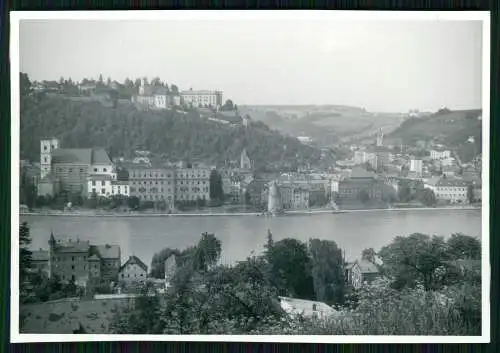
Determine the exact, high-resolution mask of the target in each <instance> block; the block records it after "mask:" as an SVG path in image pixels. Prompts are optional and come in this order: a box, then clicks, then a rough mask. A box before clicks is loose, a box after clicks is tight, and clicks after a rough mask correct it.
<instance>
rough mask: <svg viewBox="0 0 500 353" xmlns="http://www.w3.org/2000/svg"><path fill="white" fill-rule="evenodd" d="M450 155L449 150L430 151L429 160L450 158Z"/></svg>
mask: <svg viewBox="0 0 500 353" xmlns="http://www.w3.org/2000/svg"><path fill="white" fill-rule="evenodd" d="M450 156H451V153H450V151H449V150H442V151H441V150H431V159H444V158H450Z"/></svg>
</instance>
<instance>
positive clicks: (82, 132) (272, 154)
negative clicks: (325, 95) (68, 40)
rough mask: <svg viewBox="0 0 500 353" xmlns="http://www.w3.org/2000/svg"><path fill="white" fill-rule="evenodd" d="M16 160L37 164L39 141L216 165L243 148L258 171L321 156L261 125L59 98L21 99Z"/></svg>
mask: <svg viewBox="0 0 500 353" xmlns="http://www.w3.org/2000/svg"><path fill="white" fill-rule="evenodd" d="M20 130H21V158H22V159H29V160H33V161H38V160H39V153H40V139H41V138H42V137H47V136H54V137H57V138H59V139H60V140H61V142H62V145H63V146H64V147H66V148H85V147H91V146H93V147H103V148H105V149H106V150H107V151H108V152H109V153H110V155H111V157H112V158H114V157H117V156H124V157H126V158H130V157H132V156H133V154H134V151H135V150H137V149H141V150H149V151H151V152H152V153H153V154H154V155H156V156H158V157H162V158H164V159H168V160H170V161H176V160H187V161H190V160H205V161H207V162H210V163H214V164H220V163H223V162H224V161H225V160H239V156H240V154H241V151H242V150H243V148H246V150H247V152H248V154H249V156H250V158H251V159H252V160H254V161H255V166H256V167H257V168H258V169H263V170H265V169H274V168H289V167H292V168H293V167H295V166H297V165H300V164H302V163H308V162H309V163H312V164H314V163H315V161H318V160H319V158H320V155H321V154H320V151H319V150H317V149H315V148H312V147H308V146H304V145H302V144H301V143H300V142H299V141H298V140H297V139H295V138H292V137H285V136H282V135H280V134H279V133H278V132H276V131H271V130H270V129H269V128H268V127H267V126H266V125H265V124H263V123H262V122H257V123H253V124H252V125H251V126H250V127H249V128H244V127H242V126H238V127H234V126H228V125H223V124H217V123H214V122H211V121H209V120H207V119H203V118H200V117H199V114H198V113H197V112H196V111H194V110H193V111H189V112H188V113H187V114H181V113H178V112H175V111H171V110H163V111H138V110H137V109H135V108H134V107H132V106H120V105H119V106H118V107H116V108H109V107H104V106H102V105H101V104H99V103H98V102H78V101H71V100H68V99H65V98H64V97H48V96H45V97H36V96H23V97H22V99H21V123H20Z"/></svg>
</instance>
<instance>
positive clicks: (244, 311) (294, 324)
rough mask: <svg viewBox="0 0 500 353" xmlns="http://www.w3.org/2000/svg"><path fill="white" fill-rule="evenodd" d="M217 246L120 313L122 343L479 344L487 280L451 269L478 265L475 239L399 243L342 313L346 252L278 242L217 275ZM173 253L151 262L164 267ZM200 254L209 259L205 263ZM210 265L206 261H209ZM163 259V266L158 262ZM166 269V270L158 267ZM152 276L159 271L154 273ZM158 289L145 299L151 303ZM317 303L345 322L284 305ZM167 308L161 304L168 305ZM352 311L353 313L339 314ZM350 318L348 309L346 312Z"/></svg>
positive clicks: (192, 252)
mask: <svg viewBox="0 0 500 353" xmlns="http://www.w3.org/2000/svg"><path fill="white" fill-rule="evenodd" d="M220 245H221V244H220V242H219V241H218V240H217V239H216V238H215V237H214V236H213V235H208V234H204V235H203V237H202V239H201V240H200V242H199V243H198V244H197V245H196V246H194V247H191V248H188V249H186V250H183V251H182V252H177V253H178V254H181V253H183V254H184V255H182V256H181V258H182V261H178V269H177V272H176V273H175V276H174V278H173V280H172V281H171V283H170V287H169V290H168V291H167V293H166V294H164V295H163V296H156V297H155V296H148V295H143V296H142V297H141V298H139V300H138V301H137V302H136V305H135V308H132V309H131V310H127V311H122V312H119V313H117V315H116V317H115V320H114V321H113V324H112V325H111V327H112V330H113V332H115V333H136V334H141V333H142V334H144V333H150V334H151V333H157V334H162V333H163V334H191V333H197V334H395V333H398V334H442V335H450V334H452V335H453V334H462V335H463V334H478V332H480V318H481V311H480V310H481V291H480V278H479V276H478V275H477V274H474V275H464V274H461V273H459V272H460V271H458V272H457V271H456V268H454V267H453V266H449V265H448V263H449V262H450V261H451V260H460V259H468V260H471V259H475V260H478V259H480V256H481V255H480V254H481V248H480V242H479V241H478V239H476V238H472V237H468V236H465V235H462V234H455V235H453V236H452V237H451V238H449V239H448V240H447V241H444V240H443V239H442V238H438V237H429V236H426V235H422V234H413V235H410V236H409V237H397V238H395V239H394V241H393V242H392V243H391V244H389V245H388V246H386V247H384V248H383V249H382V250H381V251H380V252H379V253H378V254H377V253H376V252H375V250H374V249H371V248H370V249H365V250H364V251H363V253H362V257H363V259H365V260H368V261H375V257H377V256H378V257H379V258H381V259H382V260H383V262H384V264H383V265H382V266H381V271H382V277H381V279H380V280H376V281H375V282H373V283H372V284H365V286H364V287H363V288H362V289H361V290H359V291H358V292H357V293H356V300H355V302H354V303H344V298H345V297H346V296H345V293H344V285H345V279H344V273H343V268H344V265H343V258H342V252H341V250H340V249H339V248H338V247H337V245H336V244H335V243H334V242H331V241H324V240H319V239H311V240H310V241H309V243H308V244H305V243H301V242H300V241H297V240H295V239H288V238H287V239H283V240H280V241H277V242H274V240H273V237H272V234H271V233H270V232H269V234H268V240H267V243H266V245H265V251H264V253H263V254H261V255H259V256H255V255H254V256H251V257H249V258H247V259H246V260H245V261H241V262H239V263H237V264H236V265H233V266H226V265H217V262H218V258H219V256H220ZM172 253H175V251H174V250H171V249H166V250H165V251H162V252H161V253H159V254H158V255H157V257H156V258H154V260H153V261H154V262H156V263H158V264H159V263H161V262H162V259H160V257H161V258H165V257H166V256H167V255H168V254H172ZM202 254H205V255H206V254H211V255H210V256H205V255H202ZM204 256H205V257H204ZM155 259H156V261H155ZM158 266H161V265H158ZM153 271H155V270H154V269H153ZM152 292H153V291H152V289H151V288H149V289H148V288H145V289H144V292H143V293H145V294H146V293H149V294H151V293H152ZM280 295H281V296H294V297H296V298H302V299H316V300H322V301H325V302H327V303H329V304H331V305H333V304H339V303H340V306H336V307H337V309H338V310H340V311H339V313H340V314H339V315H338V316H336V317H334V318H331V319H328V320H323V321H318V320H314V319H308V318H306V317H304V316H301V315H296V316H292V317H290V316H288V315H287V314H286V313H285V312H284V311H283V310H282V309H281V307H280V304H279V296H280ZM162 301H163V302H162ZM344 307H345V308H346V310H344V309H342V308H344ZM347 308H349V309H347Z"/></svg>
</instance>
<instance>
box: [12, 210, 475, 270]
mask: <svg viewBox="0 0 500 353" xmlns="http://www.w3.org/2000/svg"><path fill="white" fill-rule="evenodd" d="M23 220H26V221H27V222H28V223H29V224H30V228H31V236H32V239H33V242H32V247H33V248H34V249H38V248H47V246H48V245H47V241H48V238H49V236H50V232H51V231H53V232H54V235H56V236H57V237H60V238H61V239H68V238H72V239H76V238H79V239H80V240H90V242H91V243H95V244H106V243H107V244H119V245H120V247H121V252H122V260H124V259H127V258H128V256H129V255H136V256H138V257H139V258H141V259H142V260H143V261H144V262H146V263H147V264H150V263H151V258H152V256H153V254H154V253H155V252H158V251H160V250H161V249H163V248H165V247H171V248H178V249H183V248H185V247H187V246H190V245H194V244H195V243H196V242H197V241H198V239H199V238H200V235H201V233H202V232H212V233H215V235H216V236H217V238H219V239H220V240H221V241H222V248H223V254H222V261H224V262H232V261H236V260H242V259H244V258H246V257H247V256H248V255H250V254H251V252H252V251H254V252H255V253H257V254H258V253H260V252H261V251H262V250H263V245H264V244H265V242H266V236H267V229H270V230H271V231H272V233H273V237H274V239H275V240H280V239H283V238H287V237H293V238H296V239H299V240H302V241H307V239H309V238H312V237H315V238H320V239H327V240H333V241H335V242H336V243H337V244H338V245H339V246H340V247H341V248H343V249H345V253H346V257H347V258H348V259H351V260H352V259H353V258H356V257H358V256H359V255H360V254H361V251H362V250H363V249H365V248H368V247H373V248H375V250H378V249H380V248H381V247H382V246H384V245H386V244H388V243H389V242H390V241H391V240H392V239H393V238H394V237H396V236H399V235H402V236H406V235H409V234H411V233H416V232H420V233H425V234H430V235H432V234H437V235H443V236H445V237H448V236H450V235H451V234H452V233H455V232H461V233H464V234H467V235H471V236H478V235H480V233H481V211H480V210H444V211H442V210H439V211H437V210H434V211H433V210H429V211H394V212H387V211H376V212H359V213H356V212H354V213H345V214H317V215H295V216H284V217H258V216H227V217H226V216H221V217H135V218H125V217H119V218H111V217H63V216H61V217H54V216H21V221H23Z"/></svg>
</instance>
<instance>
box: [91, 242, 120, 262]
mask: <svg viewBox="0 0 500 353" xmlns="http://www.w3.org/2000/svg"><path fill="white" fill-rule="evenodd" d="M96 248H97V250H98V251H99V254H100V255H101V258H103V259H119V258H120V247H119V246H118V245H109V244H106V245H96Z"/></svg>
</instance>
